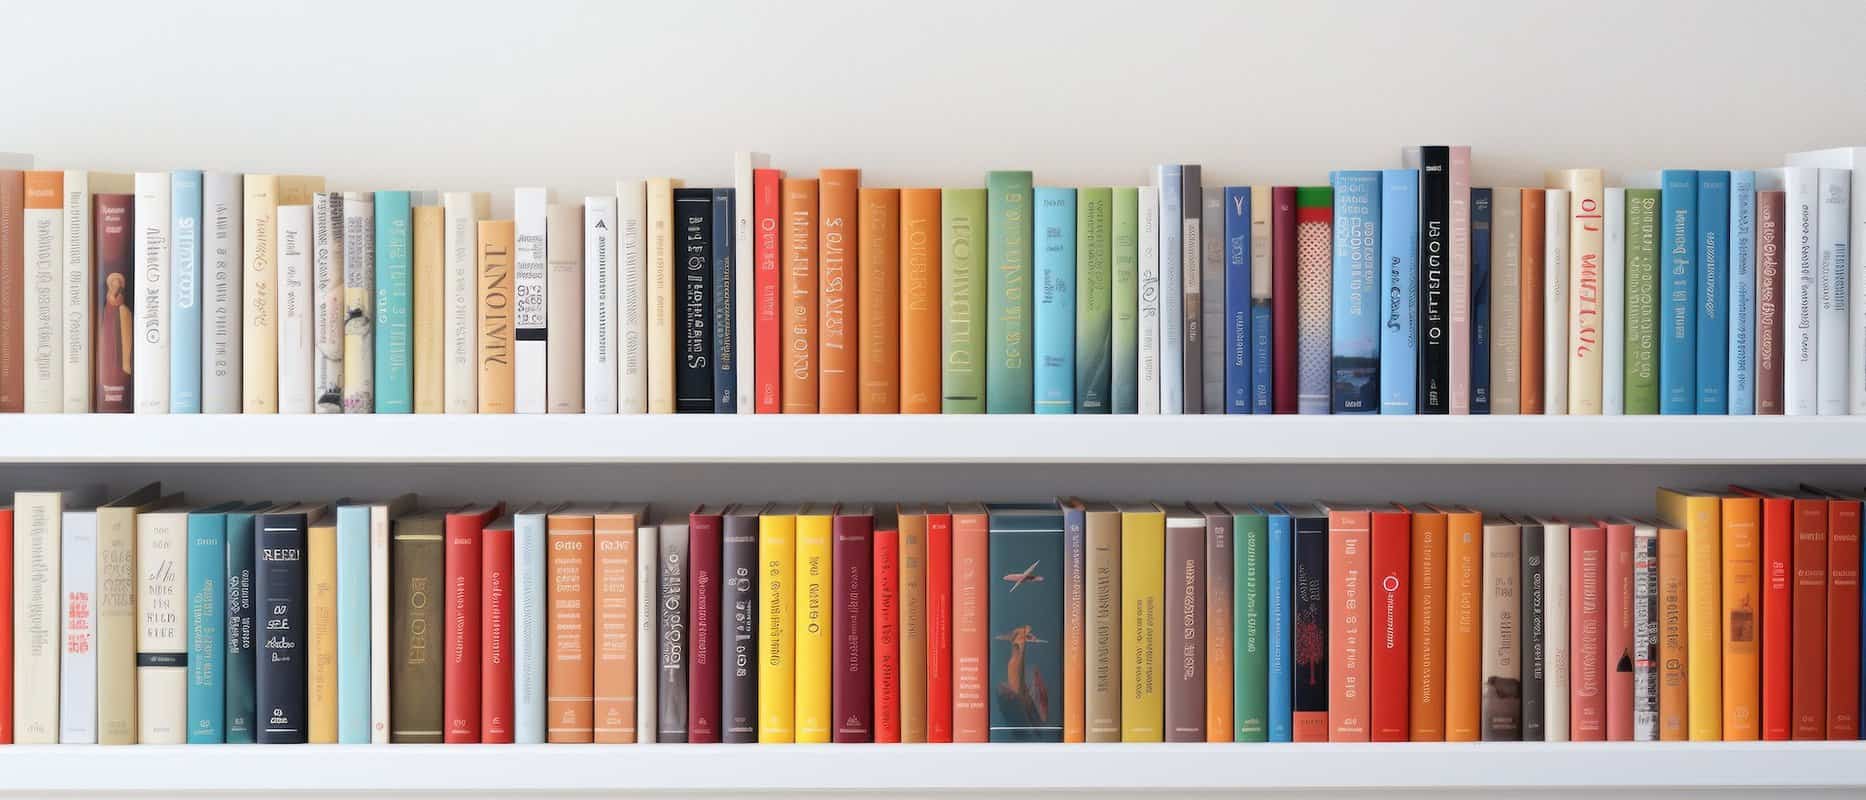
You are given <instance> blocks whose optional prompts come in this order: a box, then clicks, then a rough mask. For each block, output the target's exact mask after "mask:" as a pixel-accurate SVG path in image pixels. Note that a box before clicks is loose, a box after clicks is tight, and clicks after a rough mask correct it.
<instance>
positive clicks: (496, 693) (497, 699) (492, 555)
mask: <svg viewBox="0 0 1866 800" xmlns="http://www.w3.org/2000/svg"><path fill="white" fill-rule="evenodd" d="M514 538H515V537H514V531H513V529H512V528H507V527H488V528H487V529H486V530H485V532H484V533H483V534H482V535H481V539H480V547H481V550H480V574H479V580H478V581H477V582H474V581H471V580H469V581H468V584H469V585H471V586H472V588H473V589H476V590H478V591H479V593H480V603H481V608H480V620H479V640H480V650H481V656H480V685H479V686H478V687H477V688H478V689H479V731H480V741H482V742H485V743H486V744H510V743H512V741H513V733H514V731H513V728H514V725H513V723H514V719H513V716H514V708H513V703H514V693H515V683H514V681H515V680H516V675H515V673H514V671H513V661H512V632H513V631H512V622H513V619H514V618H513V616H512V612H513V609H512V578H513V572H512V569H513V557H514V555H515V553H514V544H515V542H514ZM471 688H474V687H469V689H471Z"/></svg>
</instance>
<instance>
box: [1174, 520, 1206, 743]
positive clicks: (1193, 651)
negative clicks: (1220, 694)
mask: <svg viewBox="0 0 1866 800" xmlns="http://www.w3.org/2000/svg"><path fill="white" fill-rule="evenodd" d="M1181 522H1182V520H1179V519H1176V518H1173V517H1168V518H1167V525H1166V574H1167V575H1168V576H1169V577H1168V579H1167V581H1166V598H1167V602H1168V603H1169V605H1168V606H1167V608H1169V609H1171V613H1169V614H1168V615H1167V618H1168V619H1170V620H1171V622H1170V623H1169V624H1167V625H1166V627H1165V633H1164V636H1165V637H1166V639H1167V641H1166V642H1165V643H1164V645H1165V647H1164V649H1165V650H1166V651H1167V664H1168V666H1167V672H1166V674H1165V676H1164V677H1165V679H1166V680H1165V685H1166V691H1165V699H1166V703H1165V714H1166V716H1165V723H1166V728H1165V729H1166V741H1169V742H1203V741H1205V675H1204V672H1205V624H1206V622H1207V620H1206V617H1205V614H1206V611H1207V607H1206V604H1205V600H1206V595H1205V583H1206V581H1205V568H1206V565H1205V540H1206V530H1205V521H1204V520H1203V519H1196V518H1195V519H1191V520H1185V521H1184V522H1187V523H1189V524H1183V525H1182V524H1179V523H1181Z"/></svg>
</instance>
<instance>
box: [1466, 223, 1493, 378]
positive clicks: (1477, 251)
mask: <svg viewBox="0 0 1866 800" xmlns="http://www.w3.org/2000/svg"><path fill="white" fill-rule="evenodd" d="M1491 194H1492V192H1491V190H1490V189H1472V190H1471V397H1470V402H1471V413H1473V414H1488V413H1490V399H1491V398H1490V342H1491V339H1492V338H1493V337H1494V336H1495V328H1494V327H1493V326H1492V325H1491V320H1490V295H1491V288H1490V255H1491V250H1490V240H1491V222H1490V218H1491V214H1492V203H1491Z"/></svg>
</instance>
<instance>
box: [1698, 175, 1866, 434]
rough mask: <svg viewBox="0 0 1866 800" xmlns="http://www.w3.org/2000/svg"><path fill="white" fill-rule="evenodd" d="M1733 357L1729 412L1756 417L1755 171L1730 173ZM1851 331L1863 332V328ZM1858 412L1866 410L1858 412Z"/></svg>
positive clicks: (1729, 368) (1854, 327)
mask: <svg viewBox="0 0 1866 800" xmlns="http://www.w3.org/2000/svg"><path fill="white" fill-rule="evenodd" d="M1728 250H1729V253H1730V269H1729V272H1728V273H1727V274H1728V275H1729V281H1728V283H1729V286H1730V307H1729V312H1730V356H1729V358H1728V359H1727V360H1726V362H1725V370H1726V372H1727V373H1728V375H1729V378H1728V380H1729V389H1728V395H1729V410H1730V413H1731V414H1732V415H1736V416H1745V415H1751V414H1755V413H1756V171H1755V170H1748V169H1739V170H1732V171H1731V172H1730V239H1729V248H1728ZM1850 330H1852V331H1854V332H1861V331H1862V328H1861V326H1860V325H1857V324H1855V325H1852V326H1850ZM1855 410H1866V408H1863V409H1855Z"/></svg>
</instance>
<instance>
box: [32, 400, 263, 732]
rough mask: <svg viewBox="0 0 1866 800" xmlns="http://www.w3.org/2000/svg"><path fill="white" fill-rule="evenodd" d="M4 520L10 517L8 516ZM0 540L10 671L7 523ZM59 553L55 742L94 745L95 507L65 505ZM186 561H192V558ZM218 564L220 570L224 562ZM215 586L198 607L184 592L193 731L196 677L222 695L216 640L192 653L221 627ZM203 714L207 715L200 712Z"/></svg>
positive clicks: (191, 544) (217, 696) (220, 605)
mask: <svg viewBox="0 0 1866 800" xmlns="http://www.w3.org/2000/svg"><path fill="white" fill-rule="evenodd" d="M61 388H62V387H61ZM7 513H8V514H11V513H12V510H11V509H8V512H7ZM5 521H6V522H9V523H10V522H11V520H5ZM0 539H4V540H5V544H0V550H4V551H5V555H4V557H3V558H4V560H5V561H6V562H8V563H6V564H4V565H0V568H3V569H5V571H6V576H5V578H4V579H0V583H4V584H6V585H4V586H0V591H4V592H5V593H6V595H7V597H6V601H5V602H4V607H3V608H0V612H4V613H6V615H7V617H6V619H7V624H6V627H7V628H9V630H6V631H0V638H4V639H5V640H6V644H5V645H4V646H0V651H4V652H0V656H4V657H5V658H6V659H7V670H6V671H7V672H9V673H10V672H11V671H12V666H13V665H12V660H13V653H12V643H13V641H12V640H13V632H12V630H10V628H11V627H12V622H13V614H12V612H13V609H12V602H13V597H12V594H13V586H12V583H13V574H12V573H13V565H12V563H11V562H12V560H13V559H12V555H13V537H12V529H11V526H10V525H9V526H8V527H7V531H6V535H5V536H0ZM194 545H195V539H194V537H193V535H192V532H191V533H190V538H189V546H188V547H189V549H188V557H189V560H190V561H191V562H192V561H193V559H194V555H195V553H196V550H195V546H194ZM223 549H224V548H223ZM214 555H215V556H220V555H221V554H220V553H215V554H214ZM58 556H59V557H58V563H59V597H60V599H61V601H62V602H61V603H60V605H59V607H60V611H59V642H60V645H59V650H60V652H59V654H58V743H59V744H95V743H96V742H97V511H96V509H91V508H67V509H65V511H64V512H63V514H62V515H61V516H60V518H59V550H58ZM190 566H191V567H192V566H193V565H192V563H191V564H190ZM222 568H223V569H224V565H223V566H222ZM209 572H210V570H207V569H203V570H202V571H201V573H202V574H203V575H206V574H208V573H209ZM190 580H197V581H198V580H199V579H198V578H196V577H195V576H194V575H193V573H191V574H190ZM191 588H192V587H191ZM219 588H220V584H219V583H216V584H215V585H214V587H213V588H212V590H211V592H210V594H209V596H208V597H207V600H208V603H207V605H208V607H201V606H197V605H196V604H195V600H196V593H195V592H193V591H190V592H189V609H188V610H189V617H190V619H189V641H188V650H189V653H188V654H189V656H190V660H189V693H188V695H189V696H188V701H189V729H190V731H192V730H193V727H194V726H193V722H194V719H195V718H196V717H195V715H194V710H193V707H194V695H195V694H196V691H195V686H196V682H195V680H194V678H195V676H196V675H197V674H201V673H205V674H206V675H208V676H210V677H211V683H212V689H213V691H212V697H211V698H206V699H211V700H219V699H221V698H220V694H219V689H220V681H219V679H220V670H219V659H218V658H217V657H216V656H217V655H218V651H219V649H220V648H219V645H220V640H218V639H209V640H208V641H206V642H205V643H204V644H205V645H206V648H205V652H203V653H202V655H203V656H204V658H203V662H204V663H202V664H201V666H200V667H198V668H197V667H196V665H195V663H194V660H193V658H192V657H193V656H194V655H195V654H196V652H197V650H196V644H197V643H201V642H200V639H199V636H200V634H201V631H202V628H209V629H210V631H209V633H208V635H210V636H212V635H216V634H218V633H219V632H220V629H219V628H218V627H214V626H213V623H214V620H213V619H212V616H211V615H213V614H214V613H215V612H216V611H222V609H224V608H225V607H226V606H225V604H224V603H223V602H221V600H222V595H221V594H220V593H219ZM197 611H198V612H199V613H200V614H201V615H202V616H201V617H200V618H196V616H195V614H196V613H197ZM222 614H223V615H224V611H222ZM208 659H212V660H208ZM197 670H198V671H197ZM209 670H211V671H209ZM0 677H3V678H5V681H6V683H5V685H4V686H0V695H6V696H7V697H8V698H9V700H8V704H9V705H10V703H11V696H12V692H13V676H12V675H11V674H8V675H5V676H0ZM204 683H205V681H204ZM204 710H208V709H204ZM0 711H5V712H6V713H7V715H8V717H9V719H8V720H7V727H8V731H7V733H8V734H9V736H8V737H7V741H8V743H11V739H12V737H11V735H10V734H11V727H12V720H11V718H10V717H11V715H12V713H13V710H12V709H11V708H6V709H0ZM202 716H208V715H207V714H203V715H202ZM220 720H221V717H220V715H219V714H213V715H212V722H213V727H214V731H215V732H216V733H218V731H219V728H220ZM214 740H215V741H219V737H218V736H216V737H215V739H214Z"/></svg>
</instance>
